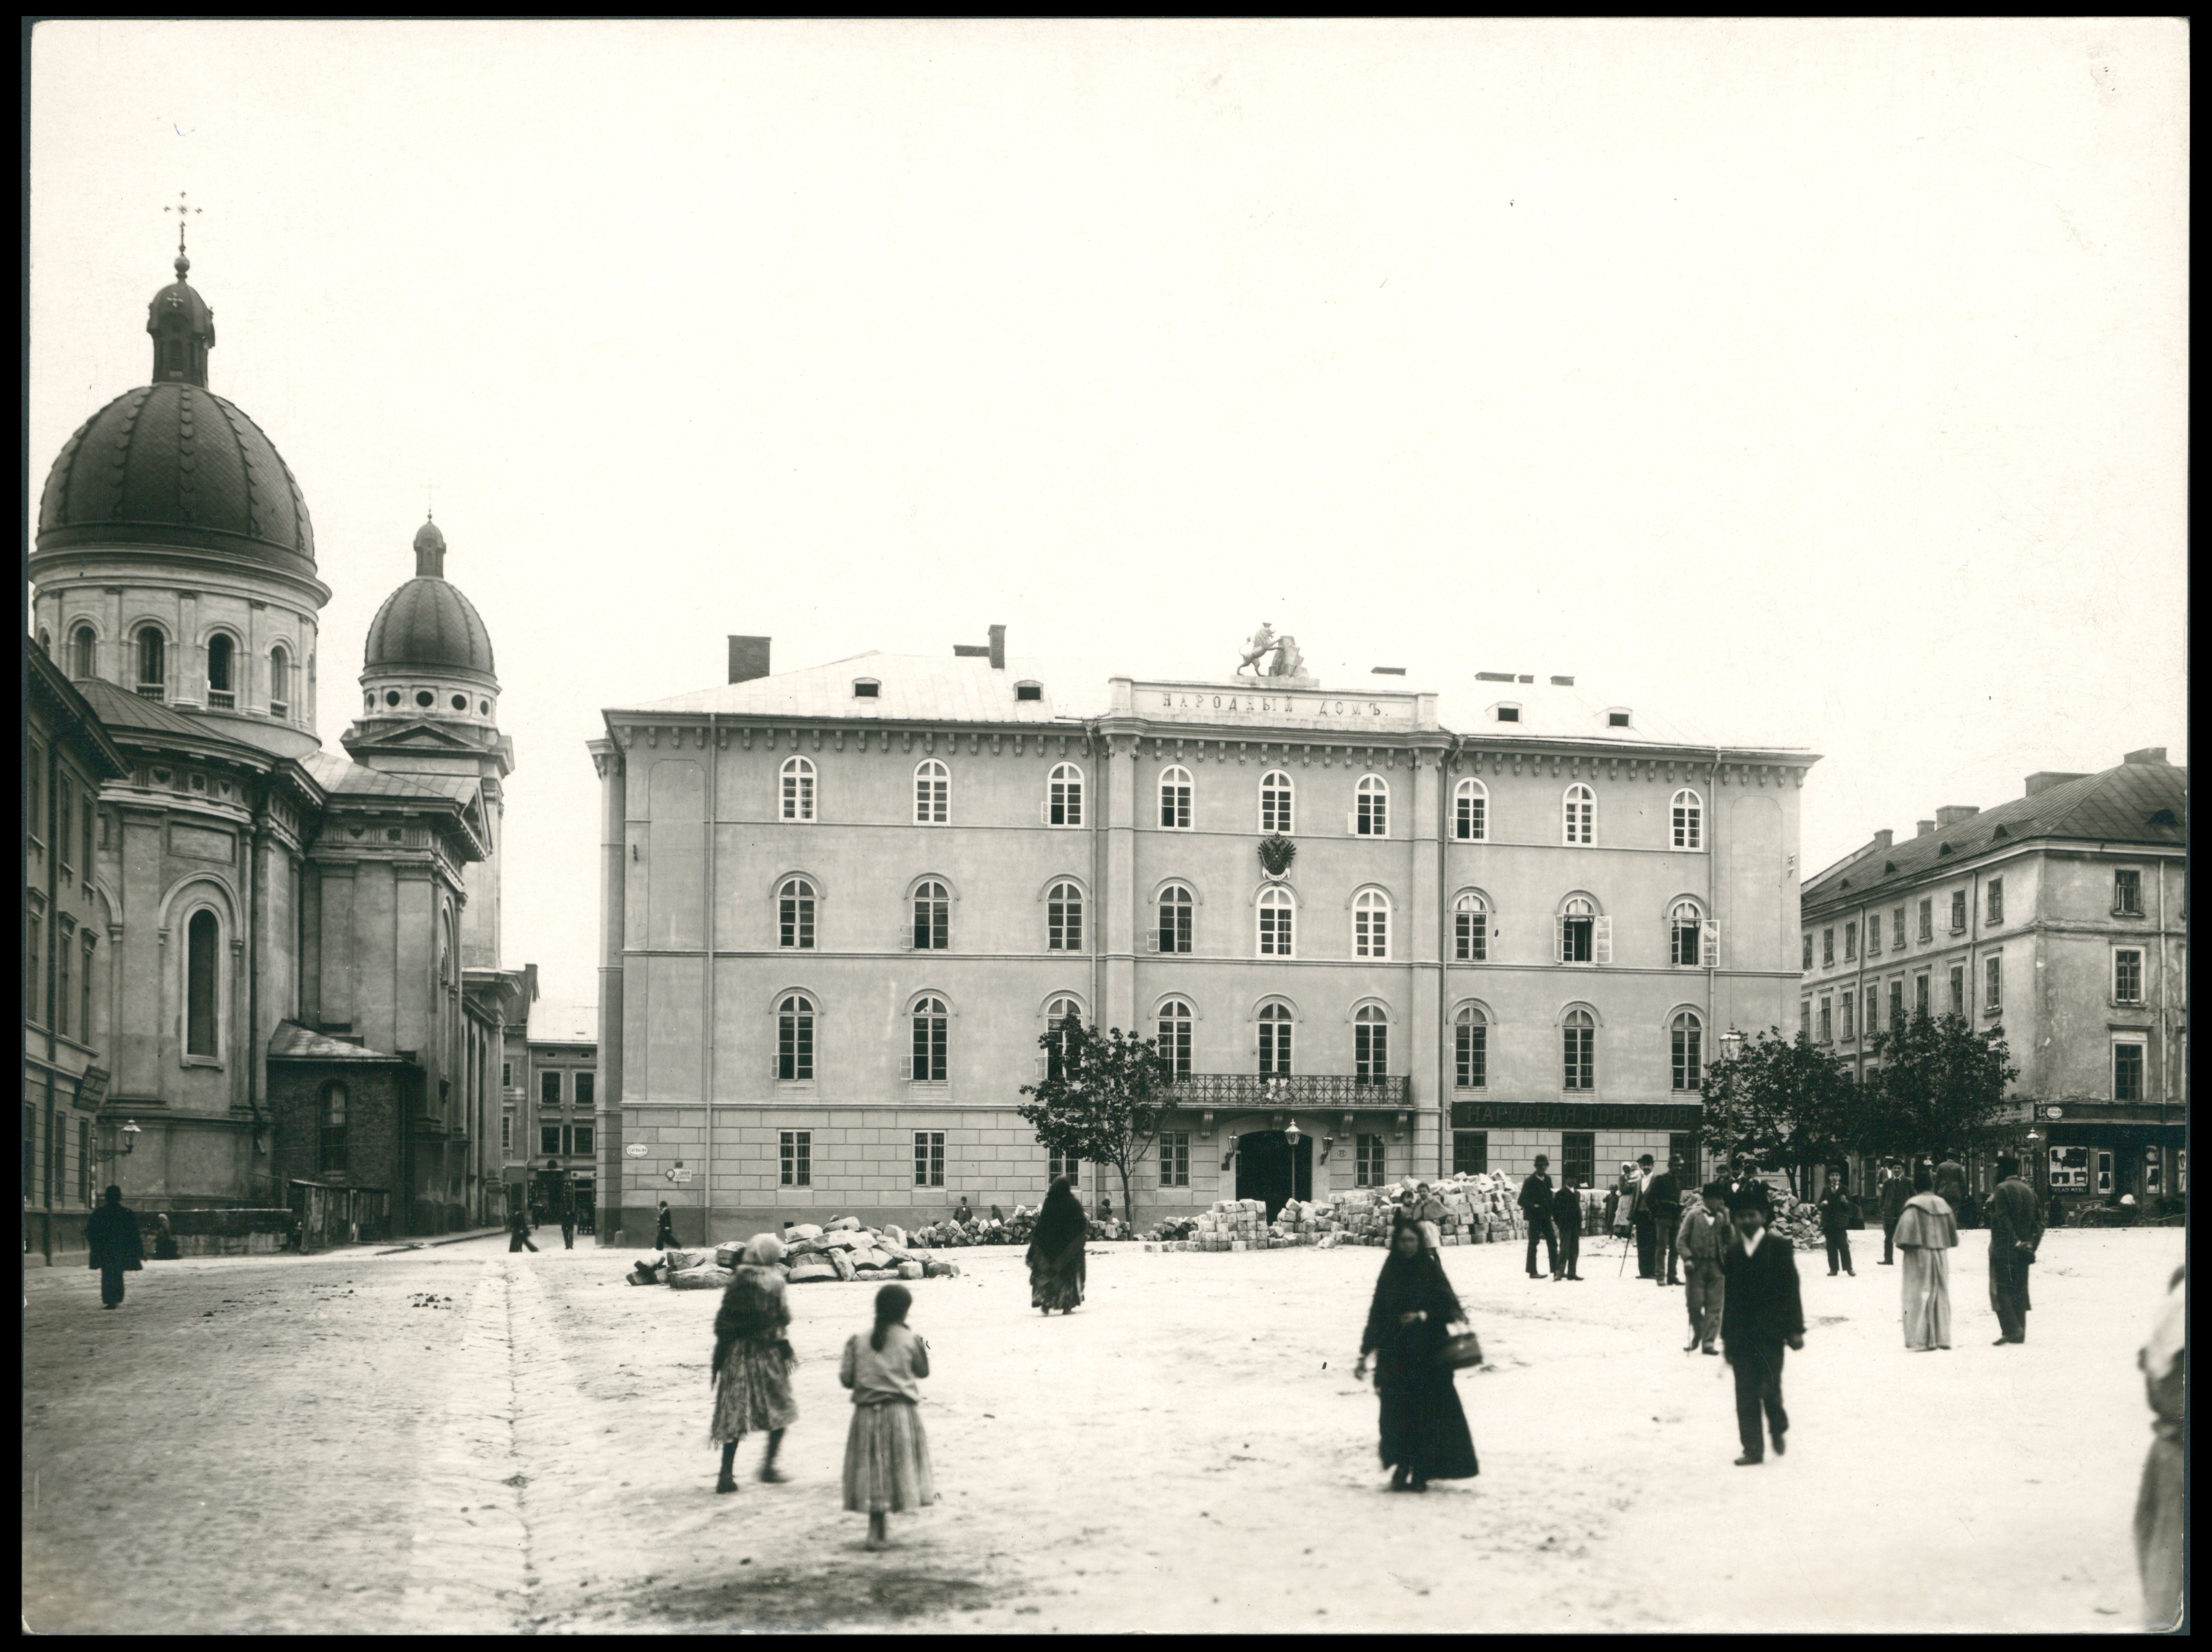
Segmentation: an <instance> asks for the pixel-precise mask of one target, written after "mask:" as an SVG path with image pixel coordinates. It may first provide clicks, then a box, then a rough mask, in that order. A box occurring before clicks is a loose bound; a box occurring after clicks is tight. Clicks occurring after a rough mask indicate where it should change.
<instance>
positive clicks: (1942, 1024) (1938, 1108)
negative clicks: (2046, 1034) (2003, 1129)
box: [1863, 1010, 2020, 1156]
mask: <svg viewBox="0 0 2212 1652" xmlns="http://www.w3.org/2000/svg"><path fill="white" fill-rule="evenodd" d="M1873 1054H1875V1056H1876V1057H1877V1058H1878V1059H1879V1060H1881V1070H1880V1071H1879V1072H1875V1073H1872V1074H1869V1077H1868V1079H1867V1085H1868V1088H1869V1090H1870V1091H1871V1092H1872V1094H1871V1096H1870V1097H1869V1101H1870V1102H1871V1105H1870V1106H1869V1109H1868V1111H1869V1120H1868V1127H1867V1131H1866V1133H1867V1135H1868V1136H1869V1140H1868V1141H1867V1142H1865V1143H1864V1144H1863V1145H1865V1146H1866V1147H1868V1148H1869V1150H1870V1151H1881V1152H1891V1153H1897V1154H1899V1155H1905V1156H1913V1155H1920V1154H1929V1153H1934V1152H1938V1151H1943V1150H1946V1149H1958V1148H1963V1147H1965V1146H1966V1145H1967V1143H1969V1142H1971V1141H1972V1140H1974V1139H1977V1138H1978V1137H1980V1136H1982V1135H1983V1134H1984V1133H1986V1132H1987V1131H1988V1130H1989V1128H1990V1127H1991V1126H1992V1125H1994V1124H1996V1123H1997V1122H1998V1121H2000V1120H2001V1119H2002V1116H2003V1115H2004V1114H2005V1113H2006V1112H2007V1111H2008V1109H2009V1108H2010V1107H2011V1105H2012V1104H2011V1103H2010V1102H2008V1101H2007V1100H2006V1099H2005V1093H2004V1090H2005V1086H2006V1085H2007V1084H2010V1083H2011V1082H2012V1081H2013V1080H2014V1079H2015V1078H2018V1077H2020V1069H2019V1068H2018V1067H2016V1066H2013V1065H2012V1064H2011V1061H2010V1060H2009V1059H2008V1058H2009V1057H2010V1055H2011V1051H2010V1050H2009V1049H2008V1048H2006V1045H2005V1038H2004V1029H2003V1028H2002V1027H1992V1028H1990V1029H1989V1030H1988V1031H1987V1032H1980V1031H1977V1030H1976V1029H1974V1027H1973V1026H1972V1025H1971V1024H1970V1023H1968V1022H1967V1020H1966V1017H1964V1016H1959V1015H1946V1016H1942V1017H1933V1016H1930V1015H1929V1013H1928V1012H1927V1011H1925V1010H1920V1011H1915V1012H1914V1013H1913V1015H1912V1016H1911V1018H1910V1019H1909V1020H1907V1021H1906V1022H1905V1024H1904V1025H1903V1026H1901V1027H1896V1026H1893V1027H1892V1028H1891V1029H1889V1030H1888V1031H1887V1032H1883V1033H1876V1034H1875V1038H1874V1045H1873Z"/></svg>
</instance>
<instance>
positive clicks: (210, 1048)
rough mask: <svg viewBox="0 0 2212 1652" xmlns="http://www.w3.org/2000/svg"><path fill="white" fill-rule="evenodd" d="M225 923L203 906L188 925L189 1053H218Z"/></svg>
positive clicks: (186, 970)
mask: <svg viewBox="0 0 2212 1652" xmlns="http://www.w3.org/2000/svg"><path fill="white" fill-rule="evenodd" d="M221 938H222V936H221V926H219V925H218V924H217V923H216V916H215V914H213V913H212V912H210V911H209V910H208V909H207V908H204V907H203V908H200V909H199V910H198V911H197V912H195V913H194V914H192V916H191V922H190V923H189V924H187V925H186V926H185V1054H187V1055H209V1056H212V1055H215V1054H217V1053H218V1052H217V1049H216V996H217V993H218V990H219V988H220V986H221V981H220V976H219V973H218V971H219V967H220V960H219V956H218V955H219V947H220V943H221Z"/></svg>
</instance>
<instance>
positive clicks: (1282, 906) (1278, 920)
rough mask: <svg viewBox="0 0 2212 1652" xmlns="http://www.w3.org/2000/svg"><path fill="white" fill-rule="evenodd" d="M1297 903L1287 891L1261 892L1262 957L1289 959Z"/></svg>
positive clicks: (1272, 890)
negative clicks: (1293, 916) (1293, 917)
mask: <svg viewBox="0 0 2212 1652" xmlns="http://www.w3.org/2000/svg"><path fill="white" fill-rule="evenodd" d="M1296 910H1297V903H1296V902H1293V901H1292V900H1291V892H1290V890H1286V889H1267V890H1261V891H1260V956H1261V957H1263V958H1287V957H1291V914H1293V913H1294V912H1295V911H1296Z"/></svg>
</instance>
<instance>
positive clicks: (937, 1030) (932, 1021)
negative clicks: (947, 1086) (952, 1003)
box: [907, 998, 945, 1084]
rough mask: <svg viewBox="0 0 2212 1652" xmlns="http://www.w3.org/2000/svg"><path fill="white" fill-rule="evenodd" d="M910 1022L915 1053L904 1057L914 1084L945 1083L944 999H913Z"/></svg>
mask: <svg viewBox="0 0 2212 1652" xmlns="http://www.w3.org/2000/svg"><path fill="white" fill-rule="evenodd" d="M912 1021H913V1025H914V1054H912V1055H910V1056H909V1057H908V1058H907V1072H908V1076H909V1077H911V1078H913V1079H914V1081H915V1083H916V1084H943V1083H944V1082H945V1000H944V999H941V998H922V999H915V1005H914V1011H913V1016H912Z"/></svg>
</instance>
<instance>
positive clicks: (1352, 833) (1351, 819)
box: [1344, 810, 1359, 837]
mask: <svg viewBox="0 0 2212 1652" xmlns="http://www.w3.org/2000/svg"><path fill="white" fill-rule="evenodd" d="M1344 835H1346V837H1357V836H1358V835H1359V814H1358V811H1357V810H1355V811H1352V812H1351V813H1350V814H1347V815H1346V816H1345V817H1344Z"/></svg>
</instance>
